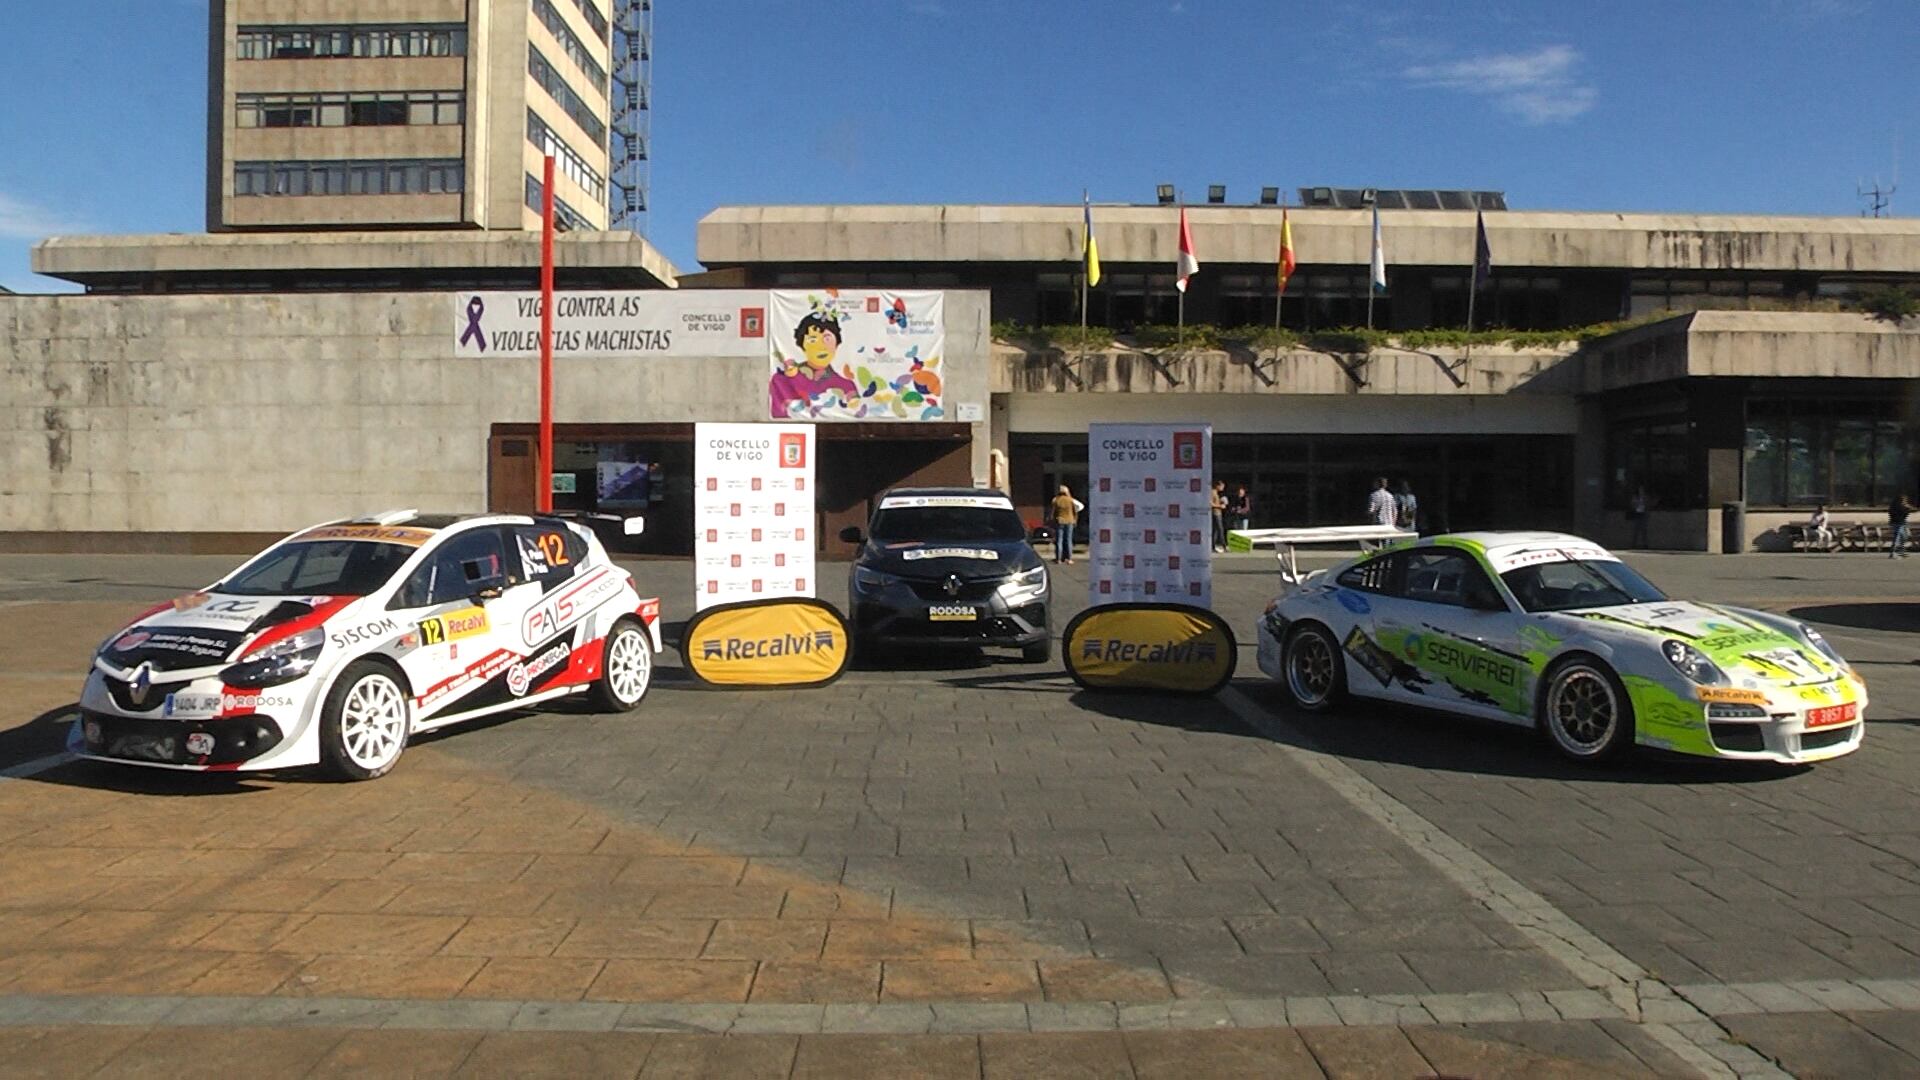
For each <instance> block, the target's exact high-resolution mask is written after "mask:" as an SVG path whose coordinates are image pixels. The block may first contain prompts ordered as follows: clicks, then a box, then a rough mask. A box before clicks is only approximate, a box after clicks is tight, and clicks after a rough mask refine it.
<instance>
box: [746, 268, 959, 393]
mask: <svg viewBox="0 0 1920 1080" xmlns="http://www.w3.org/2000/svg"><path fill="white" fill-rule="evenodd" d="M771 295H772V301H771V308H772V318H771V321H770V325H769V326H768V328H767V352H768V358H769V361H770V363H771V365H772V368H771V371H770V374H769V376H768V379H767V415H768V416H770V417H772V418H773V419H775V420H952V419H953V415H952V410H951V409H950V408H949V407H948V405H947V395H946V386H945V383H944V378H945V372H944V371H943V370H942V369H941V364H940V361H941V357H942V356H943V354H944V350H945V348H946V294H944V293H940V292H891V291H888V290H884V289H818V290H814V291H810V292H780V291H775V292H774V293H772V294H771Z"/></svg>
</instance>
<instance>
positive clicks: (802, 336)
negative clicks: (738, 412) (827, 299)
mask: <svg viewBox="0 0 1920 1080" xmlns="http://www.w3.org/2000/svg"><path fill="white" fill-rule="evenodd" d="M842 340H843V338H842V336H841V333H840V318H839V316H838V314H836V313H835V312H834V311H833V310H832V309H830V308H820V307H816V308H815V309H814V310H813V313H812V314H810V315H808V316H807V317H806V318H804V319H801V320H800V325H799V326H796V327H794V330H793V343H794V344H795V345H798V346H799V347H800V356H801V359H800V361H799V362H796V361H795V360H794V359H793V358H792V357H790V356H783V360H784V361H785V363H784V364H783V365H782V366H781V370H779V371H777V372H775V373H774V375H773V378H772V379H771V380H770V381H769V382H768V384H767V390H768V395H769V399H770V400H769V408H770V414H771V415H772V416H774V417H776V418H778V417H787V416H806V415H808V414H810V413H812V414H817V413H818V411H819V410H820V409H822V408H826V407H831V406H835V405H839V406H847V405H852V404H854V403H856V402H858V401H859V399H860V388H859V387H857V386H855V385H854V382H853V380H852V379H850V378H848V377H847V376H846V375H843V374H841V373H840V372H837V371H835V370H834V369H833V360H834V355H835V354H836V353H838V352H839V351H840V343H841V341H842Z"/></svg>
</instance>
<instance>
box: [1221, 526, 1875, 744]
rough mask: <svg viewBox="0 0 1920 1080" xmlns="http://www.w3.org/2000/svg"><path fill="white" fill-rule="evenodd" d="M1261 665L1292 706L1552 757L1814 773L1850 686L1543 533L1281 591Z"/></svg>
mask: <svg viewBox="0 0 1920 1080" xmlns="http://www.w3.org/2000/svg"><path fill="white" fill-rule="evenodd" d="M1259 660H1260V669H1261V670H1262V671H1264V672H1266V673H1267V674H1268V675H1269V676H1271V677H1273V678H1275V679H1278V680H1279V681H1280V682H1282V683H1283V684H1285V685H1286V687H1287V690H1288V692H1289V693H1290V694H1291V695H1292V697H1293V699H1294V701H1295V702H1296V703H1297V704H1298V705H1299V706H1300V707H1301V708H1303V709H1307V710H1309V711H1315V712H1318V711H1323V710H1326V709H1329V708H1331V707H1332V706H1333V705H1334V704H1335V703H1337V702H1338V701H1339V699H1340V698H1342V697H1343V696H1345V695H1347V694H1354V695H1357V696H1365V697H1371V698H1383V699H1386V700H1390V701H1399V702H1404V703H1407V704H1413V705H1422V706H1426V707H1428V708H1435V709H1442V710H1446V711H1449V712H1458V713H1466V714H1469V715H1473V716H1480V717H1486V718H1488V719H1493V720H1502V721H1506V722H1508V723H1513V724H1520V725H1525V726H1528V727H1537V728H1539V729H1540V730H1541V731H1543V732H1544V733H1545V734H1546V735H1547V737H1548V738H1549V740H1550V741H1551V742H1552V743H1553V745H1554V746H1555V747H1556V748H1557V749H1558V750H1559V751H1560V752H1561V753H1562V754H1564V755H1566V756H1567V757H1570V758H1573V759H1575V760H1579V761H1594V760H1599V759H1602V758H1607V757H1611V756H1614V755H1616V754H1619V753H1621V752H1623V751H1624V750H1626V749H1627V748H1628V747H1630V746H1632V745H1634V744H1636V743H1637V744H1639V745H1642V746H1650V747H1656V748H1659V749H1663V750H1670V751H1676V752H1679V753H1684V754H1695V755H1701V756H1707V757H1719V758H1734V759H1746V760H1758V761H1776V762H1806V761H1818V760H1821V759H1823V758H1831V757H1838V756H1839V755H1841V754H1845V753H1849V752H1851V751H1853V750H1855V749H1858V748H1859V746H1860V740H1861V737H1862V735H1863V734H1864V733H1865V727H1866V723H1865V721H1866V707H1867V690H1866V685H1865V684H1864V683H1863V682H1862V681H1861V680H1860V677H1859V676H1858V675H1857V674H1856V673H1855V672H1854V670H1853V668H1852V667H1851V666H1849V665H1848V664H1847V662H1846V661H1845V660H1843V659H1841V657H1840V654H1839V653H1838V652H1836V651H1835V650H1834V648H1833V646H1832V645H1831V644H1829V643H1828V642H1827V640H1826V639H1825V638H1823V637H1821V635H1820V633H1819V631H1817V630H1815V629H1814V628H1813V627H1811V626H1808V625H1806V624H1805V623H1801V622H1798V621H1795V620H1793V619H1788V618H1782V617H1781V616H1778V615H1772V614H1768V613H1766V612H1761V611H1752V610H1748V609H1745V608H1735V607H1724V606H1720V605H1710V604H1702V603H1696V602H1693V601H1687V600H1670V599H1668V598H1667V597H1666V595H1665V594H1664V593H1662V592H1661V591H1660V590H1659V589H1657V588H1655V587H1654V586H1653V585H1651V584H1649V583H1648V582H1647V581H1646V579H1644V578H1642V577H1641V576H1640V575H1639V574H1636V573H1635V572H1634V571H1633V570H1632V569H1631V568H1629V567H1628V566H1627V565H1626V564H1625V563H1622V562H1621V561H1620V560H1619V559H1618V558H1617V557H1615V556H1614V555H1613V554H1612V553H1611V552H1609V551H1607V550H1606V549H1604V548H1601V547H1599V546H1597V545H1595V544H1593V543H1591V542H1589V541H1586V540H1582V539H1580V538H1578V537H1573V536H1565V535H1561V534H1558V533H1461V534H1457V535H1453V536H1437V537H1431V538H1428V539H1425V540H1420V541H1417V542H1414V543H1410V544H1401V545H1397V546H1395V547H1392V548H1390V549H1388V550H1385V551H1380V552H1375V553H1372V554H1367V555H1363V556H1361V557H1359V558H1357V559H1351V560H1348V561H1347V562H1344V563H1341V564H1340V565H1338V566H1335V567H1333V568H1332V569H1329V570H1322V571H1316V572H1314V573H1312V574H1308V575H1307V576H1306V577H1305V578H1302V579H1299V580H1298V581H1297V582H1296V583H1292V584H1291V585H1290V587H1289V588H1288V590H1287V591H1286V592H1284V593H1282V594H1281V595H1280V597H1279V598H1278V599H1277V600H1275V601H1274V602H1273V604H1272V605H1271V606H1270V607H1269V608H1268V610H1267V614H1266V615H1265V617H1263V618H1262V620H1261V622H1260V627H1259Z"/></svg>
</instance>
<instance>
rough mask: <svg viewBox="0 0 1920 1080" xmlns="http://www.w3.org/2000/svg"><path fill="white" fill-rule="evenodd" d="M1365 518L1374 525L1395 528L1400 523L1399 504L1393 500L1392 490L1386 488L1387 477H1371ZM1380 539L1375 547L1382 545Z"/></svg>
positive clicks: (1383, 544) (1384, 543)
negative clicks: (1371, 490) (1370, 489)
mask: <svg viewBox="0 0 1920 1080" xmlns="http://www.w3.org/2000/svg"><path fill="white" fill-rule="evenodd" d="M1367 520H1369V521H1371V522H1372V523H1373V524H1375V525H1385V526H1386V527H1387V528H1389V529H1391V528H1396V527H1397V526H1398V525H1399V523H1400V504H1399V503H1398V502H1396V501H1395V500H1394V497H1393V492H1391V491H1388V490H1387V478H1386V477H1384V476H1376V477H1374V478H1373V494H1371V495H1369V496H1367ZM1385 545H1386V541H1384V540H1382V541H1381V542H1380V543H1379V544H1377V545H1375V546H1377V547H1384V546H1385Z"/></svg>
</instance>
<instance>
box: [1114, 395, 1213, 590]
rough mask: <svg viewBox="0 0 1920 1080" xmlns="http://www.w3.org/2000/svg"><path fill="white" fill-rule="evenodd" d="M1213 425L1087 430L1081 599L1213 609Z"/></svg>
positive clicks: (1160, 425)
mask: <svg viewBox="0 0 1920 1080" xmlns="http://www.w3.org/2000/svg"><path fill="white" fill-rule="evenodd" d="M1212 487H1213V426H1212V425H1211V424H1094V425H1091V426H1090V427H1089V428H1088V429H1087V499H1086V502H1087V513H1086V516H1085V518H1084V524H1083V526H1082V527H1083V528H1084V529H1085V530H1086V536H1087V548H1088V554H1089V555H1090V556H1091V563H1092V565H1091V566H1090V568H1089V569H1088V572H1087V594H1088V595H1087V602H1088V603H1089V604H1091V605H1094V606H1098V605H1100V604H1190V605H1192V606H1194V607H1202V608H1210V607H1212V606H1213V518H1212V515H1211V509H1212V502H1211V496H1210V492H1211V490H1212Z"/></svg>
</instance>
